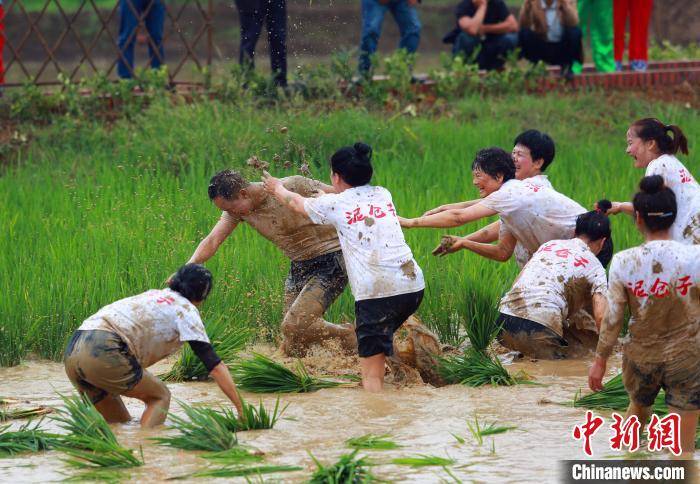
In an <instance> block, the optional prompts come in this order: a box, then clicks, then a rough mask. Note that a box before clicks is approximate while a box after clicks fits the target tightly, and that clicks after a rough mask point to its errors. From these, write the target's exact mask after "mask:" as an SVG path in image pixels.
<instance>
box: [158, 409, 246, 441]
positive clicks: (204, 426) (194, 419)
mask: <svg viewBox="0 0 700 484" xmlns="http://www.w3.org/2000/svg"><path fill="white" fill-rule="evenodd" d="M178 403H179V405H180V407H181V408H182V410H183V411H184V412H185V415H186V418H183V417H179V416H177V415H175V414H172V413H171V414H170V415H169V418H170V420H171V421H172V423H171V425H170V427H171V428H173V429H177V430H178V431H179V432H180V433H179V434H178V435H173V436H167V437H154V438H152V439H151V440H153V441H155V442H157V443H159V444H160V445H167V446H170V447H175V448H178V449H184V450H208V451H210V452H219V451H225V450H228V449H231V448H233V447H235V446H236V445H238V438H237V437H236V430H237V428H238V422H237V419H236V416H235V414H234V413H233V411H232V410H228V409H223V411H221V412H218V411H216V410H214V409H212V408H208V407H193V406H190V405H187V404H186V403H183V402H178Z"/></svg>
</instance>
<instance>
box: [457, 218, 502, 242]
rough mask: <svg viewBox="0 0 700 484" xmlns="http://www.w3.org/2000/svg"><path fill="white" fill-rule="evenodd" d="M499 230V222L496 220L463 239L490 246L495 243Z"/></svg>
mask: <svg viewBox="0 0 700 484" xmlns="http://www.w3.org/2000/svg"><path fill="white" fill-rule="evenodd" d="M500 230H501V221H500V220H496V221H495V222H491V223H490V224H488V225H487V226H486V227H484V228H483V229H479V230H477V231H476V232H474V233H471V234H469V235H467V236H466V237H465V239H467V240H471V241H472V242H481V243H482V244H490V243H491V242H496V241H497V240H498V234H499V232H500Z"/></svg>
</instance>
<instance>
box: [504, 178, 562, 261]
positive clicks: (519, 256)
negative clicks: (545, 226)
mask: <svg viewBox="0 0 700 484" xmlns="http://www.w3.org/2000/svg"><path fill="white" fill-rule="evenodd" d="M523 181H526V182H528V183H532V184H533V185H537V186H540V187H546V188H552V189H554V187H553V186H552V182H550V181H549V177H547V175H535V176H531V177H530V178H526V179H525V180H523ZM504 230H507V229H504ZM501 233H502V232H499V235H500V234H501ZM530 255H531V254H530V252H529V251H528V250H527V249H526V248H525V247H523V244H521V243H520V242H517V243H516V244H515V249H513V257H515V262H516V263H517V264H518V267H520V268H521V269H522V268H523V267H525V264H527V261H529V260H530Z"/></svg>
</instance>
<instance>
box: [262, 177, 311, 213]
mask: <svg viewBox="0 0 700 484" xmlns="http://www.w3.org/2000/svg"><path fill="white" fill-rule="evenodd" d="M263 186H264V187H265V191H266V192H267V193H269V194H271V195H273V196H274V197H275V198H276V199H277V200H279V201H280V202H282V203H283V204H284V205H286V206H288V207H289V208H291V209H292V210H293V211H295V212H297V213H299V214H301V215H305V216H307V217H308V214H307V213H306V208H304V202H305V201H306V198H304V197H302V196H301V195H299V194H298V193H294V192H290V191H289V190H287V189H286V188H285V187H284V185H283V184H282V182H281V181H280V180H279V179H278V178H275V177H273V176H271V175H270V174H269V173H268V172H264V174H263Z"/></svg>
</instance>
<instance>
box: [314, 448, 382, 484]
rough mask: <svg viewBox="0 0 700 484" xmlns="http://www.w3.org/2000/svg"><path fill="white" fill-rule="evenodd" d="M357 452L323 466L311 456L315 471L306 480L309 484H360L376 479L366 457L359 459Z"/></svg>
mask: <svg viewBox="0 0 700 484" xmlns="http://www.w3.org/2000/svg"><path fill="white" fill-rule="evenodd" d="M357 453H358V450H355V451H353V452H351V453H349V454H343V455H341V456H340V457H339V458H338V460H337V461H336V462H335V463H333V464H329V465H327V464H323V463H321V462H320V461H319V460H318V459H316V458H315V457H314V456H313V455H311V454H309V455H311V458H312V459H313V461H314V463H315V464H316V470H315V471H314V473H313V474H312V475H311V478H310V479H309V480H308V483H309V484H362V483H367V482H374V481H376V480H377V479H376V478H375V477H374V475H373V474H372V472H371V470H370V466H371V465H372V463H371V462H369V460H367V457H364V456H363V457H359V456H358V455H357Z"/></svg>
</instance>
